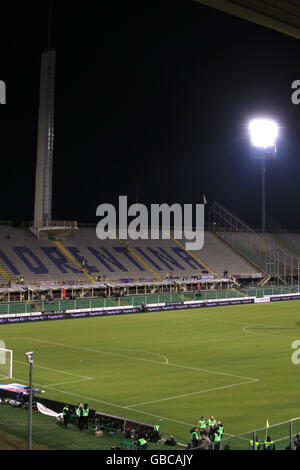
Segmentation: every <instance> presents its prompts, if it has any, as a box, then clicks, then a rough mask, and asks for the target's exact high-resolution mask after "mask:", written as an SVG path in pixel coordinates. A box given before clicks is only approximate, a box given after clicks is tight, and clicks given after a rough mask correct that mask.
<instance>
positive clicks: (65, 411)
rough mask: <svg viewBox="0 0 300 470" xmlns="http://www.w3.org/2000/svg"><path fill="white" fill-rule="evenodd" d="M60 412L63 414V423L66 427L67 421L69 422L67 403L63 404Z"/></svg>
mask: <svg viewBox="0 0 300 470" xmlns="http://www.w3.org/2000/svg"><path fill="white" fill-rule="evenodd" d="M62 414H63V420H64V425H65V426H66V427H67V425H68V422H69V417H70V411H69V405H65V406H64V407H63V411H62Z"/></svg>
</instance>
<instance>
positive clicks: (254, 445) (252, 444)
mask: <svg viewBox="0 0 300 470" xmlns="http://www.w3.org/2000/svg"><path fill="white" fill-rule="evenodd" d="M249 447H250V449H251V450H260V443H259V440H258V438H256V440H255V441H254V442H253V439H250V442H249Z"/></svg>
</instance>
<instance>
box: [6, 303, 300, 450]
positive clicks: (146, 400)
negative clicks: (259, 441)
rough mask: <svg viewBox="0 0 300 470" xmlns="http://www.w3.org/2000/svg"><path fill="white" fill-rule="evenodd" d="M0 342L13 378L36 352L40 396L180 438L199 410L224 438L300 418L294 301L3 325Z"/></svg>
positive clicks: (298, 321)
mask: <svg viewBox="0 0 300 470" xmlns="http://www.w3.org/2000/svg"><path fill="white" fill-rule="evenodd" d="M0 339H1V340H3V341H4V342H5V344H6V347H7V348H9V349H13V351H14V362H13V382H16V383H28V376H29V366H28V364H27V362H26V358H25V356H24V353H25V352H26V351H29V350H34V369H33V382H34V386H36V387H40V388H42V389H43V390H45V391H46V393H45V394H44V397H46V398H49V399H54V400H58V401H64V402H69V403H71V404H76V403H78V402H79V401H83V402H88V404H89V406H90V408H94V409H96V410H98V411H102V412H104V413H110V414H113V415H118V416H122V417H128V418H131V419H135V420H139V421H143V422H146V423H151V424H157V423H158V424H160V426H161V430H162V432H163V433H164V435H168V434H173V435H175V436H176V438H177V439H178V440H179V441H182V442H185V443H186V442H187V441H188V440H189V431H190V429H191V427H192V426H193V425H195V424H196V423H197V422H198V420H199V418H200V416H202V415H203V416H205V418H208V417H209V416H210V415H214V416H215V417H216V418H217V419H220V420H222V422H223V424H224V427H225V436H224V437H227V436H229V435H235V434H239V433H243V432H247V431H250V430H252V429H255V428H261V427H264V426H265V424H266V420H268V421H269V424H270V425H273V424H276V423H279V422H282V421H286V420H288V419H291V418H295V417H298V416H299V415H300V406H299V404H300V396H299V374H300V365H298V366H297V365H295V364H294V363H293V362H292V360H291V357H292V354H293V352H294V350H293V349H292V347H291V345H292V343H293V341H295V340H300V302H299V301H294V302H292V301H291V302H278V303H272V304H271V303H269V304H256V305H243V306H231V307H217V308H203V309H191V310H185V311H169V312H159V313H145V314H132V315H124V316H112V317H102V318H100V317H98V318H93V319H92V318H91V319H76V320H66V321H54V322H45V323H43V322H41V323H26V324H18V325H16V324H15V325H2V326H1V327H0ZM7 382H9V381H7V379H6V380H4V381H3V380H2V383H7Z"/></svg>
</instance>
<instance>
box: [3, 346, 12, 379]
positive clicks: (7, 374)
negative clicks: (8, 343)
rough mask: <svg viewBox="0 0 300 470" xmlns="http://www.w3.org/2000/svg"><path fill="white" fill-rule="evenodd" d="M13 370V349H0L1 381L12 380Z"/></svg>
mask: <svg viewBox="0 0 300 470" xmlns="http://www.w3.org/2000/svg"><path fill="white" fill-rule="evenodd" d="M12 369H13V352H12V350H11V349H6V348H0V380H3V379H11V378H12Z"/></svg>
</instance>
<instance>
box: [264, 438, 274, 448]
mask: <svg viewBox="0 0 300 470" xmlns="http://www.w3.org/2000/svg"><path fill="white" fill-rule="evenodd" d="M264 450H275V444H274V441H272V440H271V438H270V436H268V437H267V439H266V440H265V442H264Z"/></svg>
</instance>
